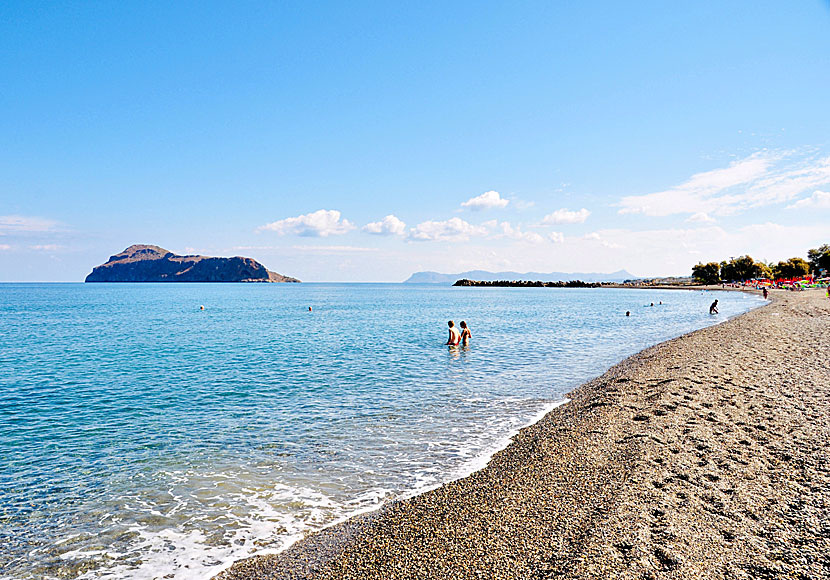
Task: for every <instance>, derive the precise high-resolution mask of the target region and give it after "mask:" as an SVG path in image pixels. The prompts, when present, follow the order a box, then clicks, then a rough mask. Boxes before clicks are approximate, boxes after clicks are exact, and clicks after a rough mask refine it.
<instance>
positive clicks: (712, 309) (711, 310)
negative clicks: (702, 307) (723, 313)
mask: <svg viewBox="0 0 830 580" xmlns="http://www.w3.org/2000/svg"><path fill="white" fill-rule="evenodd" d="M717 313H718V301H717V300H715V301H714V302H712V305H711V306H710V307H709V314H717Z"/></svg>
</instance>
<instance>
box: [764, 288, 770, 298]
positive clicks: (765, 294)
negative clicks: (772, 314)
mask: <svg viewBox="0 0 830 580" xmlns="http://www.w3.org/2000/svg"><path fill="white" fill-rule="evenodd" d="M767 296H769V292H767V289H766V288H764V300H766V299H767Z"/></svg>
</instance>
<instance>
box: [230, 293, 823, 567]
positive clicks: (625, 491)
mask: <svg viewBox="0 0 830 580" xmlns="http://www.w3.org/2000/svg"><path fill="white" fill-rule="evenodd" d="M773 297H774V301H773V302H772V303H771V304H770V305H768V306H765V307H763V308H759V309H756V310H753V311H751V312H749V313H747V314H744V315H742V316H739V317H737V318H735V319H732V320H729V321H726V322H724V323H722V324H718V325H715V326H712V327H708V328H705V329H702V330H698V331H696V332H692V333H690V334H687V335H684V336H681V337H679V338H676V339H673V340H670V341H667V342H664V343H661V344H658V345H656V346H654V347H651V348H649V349H646V350H644V351H642V352H641V353H639V354H637V355H635V356H633V357H630V358H628V359H626V360H625V361H623V362H621V363H619V364H617V365H615V366H614V367H612V368H611V369H610V370H608V371H607V372H606V373H605V374H603V375H602V376H600V377H598V378H597V379H595V380H593V381H590V382H588V383H585V384H583V385H582V386H580V387H579V388H577V389H576V390H575V391H574V392H573V393H572V394H571V395H570V397H571V402H570V403H569V404H567V405H562V406H560V407H557V408H556V409H554V410H553V411H551V412H550V413H549V414H548V415H546V416H545V417H544V418H543V419H542V420H541V421H539V422H538V423H536V424H534V425H532V426H530V427H527V428H525V429H523V430H522V431H521V432H520V433H518V434H517V435H516V436H515V437H514V439H513V442H512V443H511V444H510V445H509V446H508V447H507V448H505V449H504V450H502V451H500V452H499V453H497V454H496V455H494V456H493V458H492V460H491V461H490V463H489V464H488V466H487V467H486V468H484V469H482V470H480V471H478V472H476V473H474V474H472V475H470V476H469V477H466V478H463V479H460V480H457V481H453V482H450V483H448V484H445V485H443V486H441V487H440V488H438V489H435V490H432V491H429V492H427V493H424V494H422V495H419V496H416V497H413V498H411V499H407V500H402V501H397V502H394V503H392V504H389V505H387V506H385V507H384V508H382V509H381V510H380V511H378V512H374V513H371V514H367V515H364V516H359V517H357V518H353V519H351V520H349V521H347V522H345V523H343V524H340V525H338V526H334V527H332V528H328V529H326V530H323V531H321V532H318V533H316V534H312V535H310V536H309V537H307V538H306V539H305V540H303V541H301V542H299V543H298V544H296V545H294V546H293V547H292V548H290V549H289V550H287V551H285V552H283V553H281V554H277V555H266V556H259V557H253V558H249V559H247V560H243V561H240V562H238V563H236V564H235V565H234V566H233V567H231V568H230V569H228V570H226V571H225V572H223V573H221V574H220V575H219V576H218V578H220V579H221V580H232V579H233V580H254V579H265V578H269V579H274V578H281V579H291V580H294V579H300V578H304V579H305V578H308V579H311V578H313V579H327V580H328V579H330V580H334V579H337V580H348V579H375V578H376V579H384V580H386V579H419V578H435V579H439V578H440V579H444V578H459V579H467V578H469V579H472V578H564V579H577V578H631V579H634V578H637V579H642V578H652V579H654V578H667V579H668V578H712V579H714V578H718V579H733V578H734V579H742V578H747V579H748V578H826V577H828V576H830V516H828V514H830V366H829V365H828V364H827V353H828V352H830V333H828V332H827V328H828V322H830V300H828V299H827V298H826V296H825V294H824V292H821V291H805V292H797V293H796V292H779V291H776V292H774V293H773Z"/></svg>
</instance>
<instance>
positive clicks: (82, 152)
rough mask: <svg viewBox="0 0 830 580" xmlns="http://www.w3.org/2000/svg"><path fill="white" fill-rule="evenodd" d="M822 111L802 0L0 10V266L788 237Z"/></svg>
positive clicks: (509, 260)
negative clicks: (162, 255)
mask: <svg viewBox="0 0 830 580" xmlns="http://www.w3.org/2000/svg"><path fill="white" fill-rule="evenodd" d="M171 4H172V5H171ZM448 4H450V5H448ZM827 103H830V3H829V2H827V1H824V2H819V1H802V2H797V3H781V2H763V1H762V2H758V1H753V2H749V1H747V2H728V3H723V2H685V3H665V2H641V3H635V4H631V3H622V2H593V3H572V2H569V3H565V2H518V3H517V2H510V3H507V2H505V3H498V4H496V3H473V2H470V3H464V2H455V3H443V2H442V3H428V2H419V3H412V4H409V5H394V4H393V3H385V2H377V3H365V2H349V3H327V2H318V3H308V2H296V3H290V2H285V3H265V2H262V3H254V2H250V3H244V2H243V3H226V4H219V3H210V2H193V3H184V2H178V3H162V2H157V3H156V2H135V3H130V2H118V3H114V2H98V3H96V2H78V3H49V4H47V3H42V4H36V3H31V2H19V3H18V2H5V3H3V5H2V6H0V281H16V280H38V281H39V280H69V281H74V280H82V279H83V278H84V276H85V275H86V274H87V273H88V272H89V271H90V270H91V269H92V267H93V266H95V265H97V264H99V263H101V262H103V261H105V260H106V259H107V257H108V256H110V255H111V254H115V253H117V252H119V251H120V250H122V249H123V248H125V247H126V246H128V245H130V244H133V243H153V244H157V245H161V246H163V247H165V248H167V249H170V250H172V251H176V252H180V253H185V252H187V253H205V254H211V255H225V256H229V255H247V256H251V257H254V258H256V259H258V260H260V261H261V262H263V263H264V264H265V265H266V266H268V267H269V268H270V269H272V270H275V271H277V272H281V273H285V274H288V275H292V276H297V277H299V278H301V279H303V280H307V281H401V280H403V279H405V278H406V277H408V276H409V274H411V273H412V272H414V271H418V270H436V271H442V272H458V271H463V270H467V269H474V268H477V269H489V270H506V269H510V270H518V271H528V270H535V271H553V270H557V271H605V272H610V271H614V270H618V269H622V268H624V269H627V270H629V271H631V272H633V273H634V274H637V275H669V274H688V273H689V272H690V268H691V266H692V265H693V264H695V263H696V262H698V261H699V260H702V261H709V260H714V259H722V258H725V257H726V258H728V257H729V256H733V255H738V254H743V253H750V254H751V255H753V256H754V257H755V258H757V259H766V260H776V261H777V260H780V259H786V258H789V257H792V256H794V255H802V256H803V255H805V254H806V250H807V249H808V248H810V247H815V246H817V245H819V244H820V243H827V242H830V143H828V136H830V114H829V113H828V109H827ZM388 216H391V217H388Z"/></svg>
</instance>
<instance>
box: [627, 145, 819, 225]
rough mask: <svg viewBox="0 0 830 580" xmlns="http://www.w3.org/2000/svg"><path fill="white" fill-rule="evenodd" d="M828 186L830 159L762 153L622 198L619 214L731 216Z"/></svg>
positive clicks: (789, 199) (792, 154)
mask: <svg viewBox="0 0 830 580" xmlns="http://www.w3.org/2000/svg"><path fill="white" fill-rule="evenodd" d="M828 184H830V157H826V158H815V157H804V156H803V155H799V154H797V153H794V152H789V153H776V152H768V151H761V152H758V153H755V154H753V155H750V156H749V157H747V158H745V159H742V160H739V161H735V162H733V163H731V164H730V165H729V166H728V167H725V168H721V169H714V170H712V171H706V172H703V173H698V174H695V175H693V176H692V177H690V178H689V179H688V180H686V181H685V182H683V183H681V184H680V185H676V186H674V187H672V188H670V189H667V190H664V191H658V192H656V193H649V194H646V195H630V196H626V197H623V198H622V199H621V200H620V202H619V203H618V204H617V205H618V206H619V207H620V210H619V213H621V214H627V213H635V214H636V213H641V214H644V215H648V216H668V215H674V214H682V213H689V214H698V213H703V214H707V215H712V214H715V215H720V216H725V215H734V214H736V213H740V212H743V211H746V210H747V209H749V208H754V207H762V206H767V205H773V204H777V203H783V202H787V201H791V200H793V199H794V198H796V197H798V196H799V195H801V194H802V193H804V192H805V191H808V190H810V189H815V188H817V187H821V186H823V185H828Z"/></svg>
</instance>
